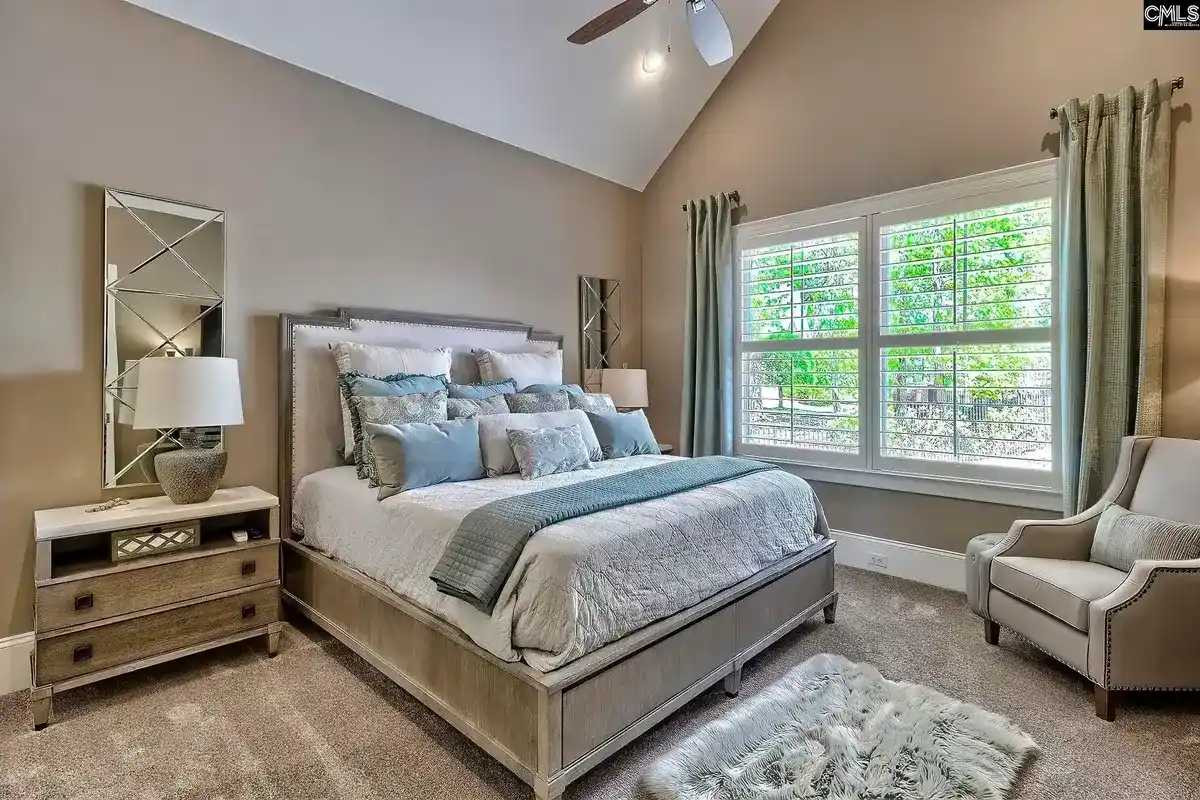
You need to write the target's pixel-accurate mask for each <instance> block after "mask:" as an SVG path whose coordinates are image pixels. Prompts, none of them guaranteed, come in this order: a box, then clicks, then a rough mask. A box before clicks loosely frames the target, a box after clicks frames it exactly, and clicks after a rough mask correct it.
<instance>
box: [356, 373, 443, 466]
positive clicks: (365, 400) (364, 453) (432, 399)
mask: <svg viewBox="0 0 1200 800" xmlns="http://www.w3.org/2000/svg"><path fill="white" fill-rule="evenodd" d="M350 412H351V413H350V421H351V423H352V424H353V426H354V463H355V465H356V466H357V468H358V470H357V471H358V477H360V478H365V479H366V480H367V481H369V482H370V484H371V486H379V478H378V477H377V476H378V472H377V470H376V469H375V454H374V453H373V452H372V451H371V446H370V443H369V442H368V441H366V440H365V439H364V438H363V423H364V422H372V423H374V424H376V425H403V424H405V423H408V422H428V423H434V422H445V421H446V419H447V417H446V393H445V392H444V391H442V392H422V393H420V394H406V395H402V396H400V397H351V398H350Z"/></svg>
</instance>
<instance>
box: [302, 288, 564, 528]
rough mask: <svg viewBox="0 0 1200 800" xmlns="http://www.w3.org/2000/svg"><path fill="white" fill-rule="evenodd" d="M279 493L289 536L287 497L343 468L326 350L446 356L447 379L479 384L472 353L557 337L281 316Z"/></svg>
mask: <svg viewBox="0 0 1200 800" xmlns="http://www.w3.org/2000/svg"><path fill="white" fill-rule="evenodd" d="M280 335H281V341H280V355H279V371H280V385H279V396H280V405H281V414H280V417H281V419H280V434H279V493H280V504H281V505H282V509H281V510H282V512H283V513H282V514H281V515H280V516H281V519H282V522H283V524H284V526H285V528H286V530H287V531H291V529H292V494H293V492H294V491H295V489H296V485H297V484H298V483H299V482H300V479H301V478H303V477H304V476H305V475H309V474H311V473H313V472H316V471H318V470H322V469H326V468H328V467H334V466H338V465H339V464H342V463H344V462H343V461H342V459H341V458H340V456H339V455H338V448H339V447H340V446H341V444H342V417H341V407H340V404H339V399H338V398H339V395H338V385H337V367H336V366H335V365H334V361H333V353H332V352H331V351H330V349H329V347H330V345H332V344H335V343H337V342H362V343H365V344H375V345H384V346H395V347H420V348H437V347H449V348H451V349H452V350H453V358H452V361H451V368H450V377H451V379H452V380H453V381H455V382H456V383H474V382H477V381H478V380H479V369H478V367H477V366H476V365H475V359H474V357H473V356H472V355H471V350H473V349H479V348H487V349H489V350H500V351H504V352H510V353H516V352H528V351H544V350H557V349H561V348H562V337H561V336H555V335H554V334H550V333H543V332H539V331H535V330H534V329H533V328H531V327H529V326H528V325H522V324H520V323H518V322H511V321H509V320H500V319H482V318H477V317H455V316H443V315H435V314H417V313H410V312H405V311H380V310H373V309H358V308H343V309H341V310H339V311H338V312H336V313H335V314H329V315H321V314H317V315H300V314H282V315H280Z"/></svg>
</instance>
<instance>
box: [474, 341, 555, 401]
mask: <svg viewBox="0 0 1200 800" xmlns="http://www.w3.org/2000/svg"><path fill="white" fill-rule="evenodd" d="M475 361H476V363H478V364H479V376H480V378H481V379H482V380H483V381H484V382H490V381H503V380H507V379H508V378H512V379H513V380H515V381H516V382H517V391H520V390H521V389H524V388H525V387H526V386H533V385H534V384H535V383H549V384H554V385H558V384H561V383H562V382H563V359H562V350H549V351H547V352H544V353H500V352H497V351H495V350H476V351H475Z"/></svg>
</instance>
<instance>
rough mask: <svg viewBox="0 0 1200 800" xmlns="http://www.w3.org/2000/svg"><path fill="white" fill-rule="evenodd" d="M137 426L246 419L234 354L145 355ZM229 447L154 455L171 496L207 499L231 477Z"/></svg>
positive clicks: (200, 425)
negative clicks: (222, 482)
mask: <svg viewBox="0 0 1200 800" xmlns="http://www.w3.org/2000/svg"><path fill="white" fill-rule="evenodd" d="M138 373H139V375H138V393H137V408H136V410H135V411H134V415H133V427H134V429H135V430H152V429H154V430H161V431H170V430H174V429H177V428H203V427H215V426H218V425H241V424H242V392H241V384H240V382H239V380H238V364H237V361H236V360H235V359H232V358H208V357H204V356H187V357H182V358H144V359H142V363H141V364H140V365H139V367H138ZM227 463H228V454H227V453H226V452H225V450H224V448H221V449H214V448H207V447H186V446H185V447H183V448H182V449H180V450H169V451H167V452H164V453H159V454H158V455H156V456H155V457H154V471H155V473H156V474H157V475H158V482H159V483H160V484H161V485H162V488H163V492H165V493H166V495H167V497H169V498H171V500H172V501H173V502H175V503H178V504H180V505H185V504H189V503H203V502H204V501H205V500H208V499H209V498H210V497H212V495H213V492H215V491H216V490H217V486H218V485H219V484H220V483H221V478H223V477H224V476H225V465H226V464H227Z"/></svg>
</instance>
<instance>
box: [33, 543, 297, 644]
mask: <svg viewBox="0 0 1200 800" xmlns="http://www.w3.org/2000/svg"><path fill="white" fill-rule="evenodd" d="M134 563H135V564H136V562H134ZM278 578H279V544H278V542H277V541H272V542H271V543H270V544H268V545H264V546H260V547H244V548H238V549H236V550H230V551H227V552H224V553H216V554H213V555H209V556H199V557H196V558H186V559H183V560H178V561H172V562H170V563H166V564H160V565H157V566H153V565H146V566H141V565H136V566H134V565H131V566H129V567H123V568H115V569H114V571H113V572H111V573H108V574H104V575H93V576H91V577H87V578H80V579H79V580H75V581H65V582H63V583H55V584H51V585H49V586H40V587H38V589H37V627H38V631H53V630H58V629H60V628H66V627H70V626H72V625H81V624H83V623H86V622H94V621H96V620H102V619H107V618H109V617H115V616H119V615H121V614H130V613H133V612H135V611H144V610H146V609H149V608H157V607H158V606H165V605H170V604H172V603H180V602H184V601H186V600H191V599H194V598H199V597H205V596H207V595H210V594H218V593H220V592H228V591H233V590H235V589H240V588H243V587H245V588H249V587H251V586H256V585H258V584H262V583H267V582H268V581H273V580H277V579H278Z"/></svg>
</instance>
